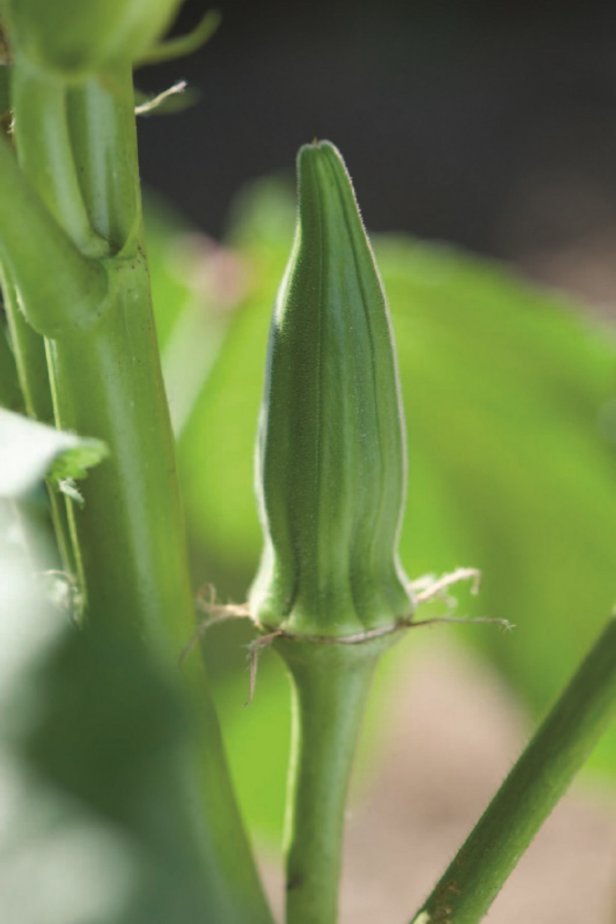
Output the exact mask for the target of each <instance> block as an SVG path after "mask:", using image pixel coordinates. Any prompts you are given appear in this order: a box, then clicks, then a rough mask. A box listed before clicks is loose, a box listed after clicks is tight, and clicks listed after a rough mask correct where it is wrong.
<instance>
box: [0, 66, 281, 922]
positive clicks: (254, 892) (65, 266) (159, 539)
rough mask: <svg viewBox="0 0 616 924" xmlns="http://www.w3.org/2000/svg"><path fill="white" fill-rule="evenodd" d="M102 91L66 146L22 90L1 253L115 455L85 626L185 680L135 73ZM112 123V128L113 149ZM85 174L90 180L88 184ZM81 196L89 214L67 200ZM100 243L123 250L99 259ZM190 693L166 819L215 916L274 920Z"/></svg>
mask: <svg viewBox="0 0 616 924" xmlns="http://www.w3.org/2000/svg"><path fill="white" fill-rule="evenodd" d="M19 67H20V64H19V57H18V56H17V63H16V74H15V80H16V86H17V87H19V86H20V83H21V81H22V79H23V82H24V84H25V83H26V82H28V81H30V80H32V79H33V77H32V71H31V69H30V66H29V65H28V67H27V69H26V70H25V71H24V72H23V73H22V75H20V74H19ZM92 81H98V85H97V86H93V85H92V84H91V83H89V84H88V85H87V86H85V87H84V88H83V92H81V93H79V91H78V90H76V89H73V90H71V94H72V95H71V103H75V104H76V103H79V107H80V110H79V111H80V112H81V114H82V117H83V123H82V126H81V128H80V127H79V126H78V125H77V124H76V120H78V118H79V116H77V115H76V114H75V109H74V107H73V106H71V119H70V128H69V130H67V125H68V120H67V117H66V113H67V90H66V89H65V88H59V87H58V85H57V84H54V83H53V82H51V81H50V85H49V93H50V94H51V95H52V97H53V99H52V100H51V102H52V103H53V111H54V112H55V113H56V115H57V118H58V120H59V126H58V131H59V136H58V137H56V136H54V133H53V130H52V128H51V127H50V126H48V125H47V124H45V125H41V124H40V123H39V122H38V121H37V118H36V113H37V112H38V113H40V110H41V106H43V107H44V100H45V93H46V90H45V86H44V81H42V82H41V81H40V80H37V85H36V88H35V89H36V92H35V93H33V94H32V95H30V94H29V93H27V92H18V93H17V94H16V98H15V103H16V110H15V119H16V125H17V126H21V128H18V129H17V138H16V140H17V149H18V158H19V161H20V163H21V164H22V166H23V170H24V171H25V173H22V171H21V170H20V169H19V168H18V166H17V163H16V162H15V160H14V158H13V155H12V153H11V152H10V150H9V149H8V147H7V145H6V144H2V145H0V198H2V201H3V214H2V221H1V223H0V253H1V255H2V259H3V262H4V263H5V265H6V266H7V267H8V269H9V271H10V274H11V278H12V279H14V281H15V286H16V289H17V291H18V292H19V297H20V299H21V302H22V304H23V308H24V313H25V315H26V317H27V318H28V320H29V322H30V323H31V324H32V327H33V328H35V329H36V330H37V331H38V332H40V333H42V334H44V335H45V336H46V337H47V356H48V360H49V368H50V377H51V382H52V388H53V397H54V405H55V416H56V422H57V424H58V425H59V426H61V427H64V428H67V429H69V430H73V431H75V432H77V433H85V434H88V435H89V436H95V437H98V438H100V439H102V440H103V441H104V442H105V443H106V444H107V446H108V447H109V450H110V458H109V459H108V460H106V461H105V462H104V463H102V464H101V466H100V467H99V468H98V469H97V470H96V471H95V472H93V473H92V476H91V477H90V478H88V480H87V481H86V482H85V484H84V488H83V495H84V499H85V505H84V507H83V509H79V510H75V509H71V521H72V531H73V539H74V548H75V553H76V556H77V558H78V561H79V563H80V572H81V578H82V581H83V585H84V591H85V598H86V611H85V616H86V618H87V620H88V621H89V622H90V623H91V624H92V625H93V626H94V627H95V626H96V625H97V624H99V623H100V624H103V623H104V624H106V625H109V624H113V625H114V626H115V628H116V629H117V630H118V631H120V632H126V633H128V635H129V636H132V637H138V638H143V639H144V640H145V642H146V645H147V646H148V648H149V650H150V652H151V653H152V654H153V655H154V657H155V658H156V659H157V661H158V662H159V663H161V664H162V665H163V666H164V668H165V670H166V672H167V674H168V676H170V677H171V678H172V679H175V680H176V682H180V679H181V678H180V675H179V668H178V657H179V654H180V651H181V650H182V647H183V646H184V645H185V644H186V642H187V641H188V639H189V638H190V637H191V635H192V633H193V631H194V617H193V601H192V593H191V587H190V582H189V575H188V567H187V554H186V548H185V535H184V522H183V515H182V510H181V505H180V499H179V491H178V483H177V477H176V471H175V458H174V448H173V441H172V435H171V429H170V424H169V415H168V410H167V404H166V399H165V394H164V389H163V384H162V377H161V371H160V363H159V357H158V350H157V344H156V337H155V331H154V322H153V317H152V311H151V304H150V291H149V280H148V272H147V264H146V261H145V256H144V253H143V242H142V237H141V215H140V202H139V186H138V167H137V155H136V136H135V125H134V118H133V114H132V106H133V86H132V75H131V68H130V66H129V64H128V63H124V64H123V65H122V66H121V67H120V66H117V67H115V68H114V71H113V74H112V75H108V76H107V77H105V76H101V77H100V78H92ZM30 101H32V105H33V107H34V108H33V111H32V112H31V111H30V110H29V105H30ZM99 124H100V125H102V126H103V127H104V128H103V131H105V130H106V129H107V128H109V129H110V134H109V136H108V138H107V141H106V146H104V148H103V150H102V151H101V150H100V149H99V147H98V142H99V141H100V140H101V139H100V135H99V134H97V130H96V129H95V126H97V125H99ZM60 143H61V145H62V150H63V154H62V156H60V155H59V153H58V145H59V144H60ZM73 152H74V155H73ZM64 156H66V158H68V159H69V160H68V162H66V161H65V160H64ZM75 165H78V166H79V171H77V170H76V169H75ZM78 175H81V176H83V177H84V179H83V180H79V182H78V184H77V185H76V183H75V177H76V176H78ZM43 186H44V187H45V191H44V189H43ZM37 190H39V191H40V193H41V194H43V195H44V196H45V201H46V204H43V202H41V200H40V198H39V196H37ZM118 190H119V192H118ZM73 197H75V199H77V197H79V198H80V199H82V204H81V205H80V204H79V202H78V201H68V200H73ZM84 215H85V216H86V217H85V221H86V222H87V224H88V225H89V229H88V227H85V226H84ZM101 237H104V238H105V240H106V248H105V249H106V250H108V251H109V252H113V253H115V254H117V255H115V256H110V257H103V258H98V257H96V256H93V255H92V252H93V250H95V249H96V248H93V247H92V242H93V241H94V242H95V243H96V241H97V239H98V238H101ZM82 248H83V249H82ZM118 250H121V252H120V253H117V251H118ZM84 251H85V252H84ZM183 684H184V687H185V690H186V693H187V694H188V696H189V698H190V700H191V701H192V704H193V707H194V710H193V711H194V714H195V716H196V717H197V722H198V729H197V731H196V735H197V737H196V744H195V748H196V753H193V754H192V755H186V757H187V758H188V760H187V762H185V763H184V764H183V765H182V766H178V767H176V769H175V771H174V772H175V777H174V778H173V779H171V780H170V787H171V789H170V794H169V804H168V805H161V806H160V811H161V813H162V815H163V816H164V813H165V812H171V813H175V814H174V816H173V817H174V818H175V819H176V821H179V822H180V828H181V829H182V830H183V831H184V836H185V839H186V845H192V849H193V853H194V852H196V854H197V855H198V856H199V858H200V864H201V876H202V893H203V918H202V920H203V921H204V922H209V921H212V922H213V921H216V922H218V921H220V922H224V924H270V922H271V916H270V913H269V910H268V909H267V906H266V903H265V900H264V897H263V893H262V890H261V886H260V883H259V881H258V877H257V874H256V871H255V867H254V862H253V860H252V857H251V854H250V850H249V847H248V844H247V841H246V837H245V834H244V830H243V826H242V822H241V819H240V816H239V813H238V809H237V806H236V803H235V799H234V795H233V792H232V789H231V784H230V780H229V775H228V770H227V767H226V763H225V758H224V754H223V749H222V742H221V737H220V731H219V727H218V723H217V719H216V716H215V714H214V709H213V705H212V702H211V698H210V694H209V692H208V689H207V685H206V681H205V677H204V675H203V670H202V668H201V666H200V664H199V661H198V659H192V661H191V662H190V663H189V664H188V665H187V667H186V670H185V673H184V678H183Z"/></svg>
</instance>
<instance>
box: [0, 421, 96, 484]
mask: <svg viewBox="0 0 616 924" xmlns="http://www.w3.org/2000/svg"><path fill="white" fill-rule="evenodd" d="M106 455H107V448H106V446H105V444H104V443H102V442H101V441H100V440H95V439H86V438H84V437H80V436H77V435H75V434H73V433H65V432H63V431H61V430H55V429H54V428H53V427H48V426H46V425H45V424H41V423H37V422H36V421H33V420H30V419H28V418H27V417H22V416H21V415H19V414H14V413H12V412H10V411H6V410H2V409H0V497H4V498H20V497H24V496H26V495H28V494H30V493H32V492H33V491H34V490H35V489H36V488H37V486H38V485H39V484H40V483H41V482H42V481H43V480H44V479H45V478H46V477H48V476H49V477H50V478H52V479H54V480H56V479H57V480H60V479H69V478H75V479H78V478H84V477H85V476H86V473H87V470H88V469H89V468H91V467H92V466H94V465H97V464H98V463H99V462H100V461H101V460H102V459H104V458H105V456H106Z"/></svg>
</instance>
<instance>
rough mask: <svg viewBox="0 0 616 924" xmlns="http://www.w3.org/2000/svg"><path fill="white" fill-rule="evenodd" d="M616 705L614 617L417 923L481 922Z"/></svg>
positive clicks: (415, 922)
mask: <svg viewBox="0 0 616 924" xmlns="http://www.w3.org/2000/svg"><path fill="white" fill-rule="evenodd" d="M615 706H616V618H612V619H611V620H610V622H609V623H608V624H607V626H606V628H605V629H604V631H603V632H602V634H601V635H600V636H599V638H598V639H597V641H596V642H595V644H594V646H593V647H592V649H591V650H590V652H589V654H588V655H587V657H586V658H585V660H584V661H583V662H582V664H581V666H580V667H579V669H578V671H577V673H576V674H575V675H574V676H573V678H572V680H571V682H570V683H569V686H568V687H567V688H566V689H565V691H564V692H563V694H562V695H561V697H560V698H559V700H558V701H557V703H556V705H555V706H554V707H553V709H552V710H551V712H550V713H549V715H548V716H547V718H546V719H545V720H544V722H543V724H542V725H541V726H540V728H539V730H538V731H537V732H536V734H535V735H534V737H533V738H532V740H531V741H530V743H529V744H528V746H527V747H526V749H525V751H524V752H523V754H522V756H521V757H520V759H519V760H518V761H517V763H516V764H515V766H514V767H513V770H512V771H511V772H510V773H509V775H508V777H507V778H506V780H505V782H504V783H503V785H502V786H501V788H500V789H499V791H498V792H497V794H496V795H495V797H494V799H493V800H492V802H491V803H490V805H489V806H488V808H487V810H486V812H485V813H484V815H483V816H482V817H481V819H480V820H479V822H478V824H477V826H476V827H475V829H474V830H473V831H472V833H471V834H470V836H469V837H468V839H467V840H466V842H465V843H464V845H463V846H462V848H461V849H460V851H459V852H458V854H457V855H456V857H455V858H454V860H453V862H452V863H451V865H450V866H449V868H448V869H447V871H446V872H445V874H444V876H443V877H442V879H440V880H439V882H438V883H437V885H436V887H435V888H434V891H433V892H432V893H431V895H430V897H429V898H428V899H427V901H426V902H425V903H424V904H423V905H422V907H421V909H420V911H419V912H418V913H417V914H416V915H415V917H414V918H413V919H412V920H413V924H476V922H477V921H480V920H481V918H482V917H483V916H484V914H485V913H486V912H487V910H488V908H489V907H490V905H491V903H492V901H493V900H494V898H495V897H496V895H497V893H498V891H499V890H500V888H501V887H502V885H503V884H504V882H505V880H506V879H507V877H508V876H509V874H510V873H511V871H512V870H513V868H514V867H515V865H516V863H517V862H518V860H519V859H520V857H521V856H522V854H523V853H524V851H525V850H526V848H527V847H528V845H529V844H530V842H531V840H532V839H533V837H534V836H535V834H536V833H537V831H538V830H539V828H540V827H541V825H542V823H543V822H544V821H545V819H546V818H547V817H548V815H549V814H550V812H551V811H552V809H553V808H554V806H555V805H556V803H557V802H558V800H559V799H560V797H561V796H562V795H563V793H564V792H565V790H566V789H567V787H568V786H569V784H570V782H571V780H572V779H573V777H574V776H575V774H576V773H577V771H578V770H579V769H580V767H581V766H582V764H583V763H584V761H585V760H586V758H587V757H588V756H589V754H590V752H591V751H592V749H593V747H594V745H595V744H596V743H597V741H598V739H599V738H600V736H601V734H602V733H603V731H605V729H606V728H607V726H608V724H609V722H610V720H611V719H612V718H613V716H614V708H615Z"/></svg>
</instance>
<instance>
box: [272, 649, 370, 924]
mask: <svg viewBox="0 0 616 924" xmlns="http://www.w3.org/2000/svg"><path fill="white" fill-rule="evenodd" d="M276 648H277V650H278V651H279V652H280V654H281V655H282V657H283V658H284V660H285V661H286V663H287V666H288V668H289V671H290V674H291V680H292V688H293V738H292V752H291V763H290V771H289V793H288V803H287V823H286V837H285V840H286V844H285V847H286V908H287V911H286V914H287V916H286V920H287V924H334V922H335V921H336V919H337V906H338V884H339V879H340V867H341V854H342V832H343V825H344V809H345V803H346V797H347V790H348V786H349V779H350V775H351V768H352V763H353V756H354V753H355V745H356V741H357V736H358V732H359V728H360V724H361V719H362V716H363V712H364V705H365V701H366V697H367V694H368V690H369V687H370V680H371V677H372V672H373V669H374V665H375V663H376V660H377V657H378V655H379V654H380V652H381V651H382V650H383V648H384V643H383V642H382V641H370V642H363V643H361V644H357V645H346V644H341V643H338V644H337V643H335V642H333V643H325V644H321V643H315V642H310V641H300V640H299V639H297V640H280V641H278V642H277V643H276Z"/></svg>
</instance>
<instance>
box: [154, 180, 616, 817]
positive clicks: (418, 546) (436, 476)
mask: <svg viewBox="0 0 616 924" xmlns="http://www.w3.org/2000/svg"><path fill="white" fill-rule="evenodd" d="M293 224H294V205H293V200H292V197H291V196H290V195H289V192H288V190H287V189H286V188H285V187H284V186H281V185H280V184H276V183H272V182H271V181H267V182H265V183H262V184H259V185H257V186H255V187H253V188H252V190H249V191H248V192H247V193H246V194H244V196H243V197H242V198H241V200H240V201H239V203H238V204H237V205H236V208H235V218H234V222H233V224H232V230H231V233H230V235H229V244H230V246H231V247H233V248H234V249H235V251H236V252H237V253H238V254H239V257H240V259H241V262H242V264H243V265H244V266H245V267H248V272H247V278H248V279H249V285H248V286H247V287H246V289H245V291H244V295H243V297H242V298H240V299H238V301H237V304H236V306H235V310H234V313H233V315H232V317H231V320H230V322H229V324H228V326H227V328H226V333H225V336H224V340H223V341H222V344H221V347H220V349H219V352H218V353H217V357H216V359H215V361H214V363H213V364H211V357H210V358H209V359H208V360H207V364H208V374H207V375H206V376H204V384H203V387H202V389H201V392H200V394H199V395H198V396H197V399H196V402H195V404H194V408H193V411H192V414H191V415H190V417H189V418H188V421H187V423H186V425H185V427H184V429H183V431H182V434H181V436H180V441H179V457H180V471H181V477H182V482H183V488H184V493H185V497H186V500H187V513H188V522H189V528H190V532H191V536H192V539H193V546H194V555H195V561H196V572H197V577H198V579H199V580H207V581H211V582H213V583H214V584H215V585H216V586H217V587H218V590H219V592H220V593H221V595H222V598H223V599H225V598H227V597H228V598H230V599H234V600H235V601H239V600H242V599H244V594H245V593H246V588H247V586H248V584H249V582H250V581H251V579H252V577H253V575H254V573H255V570H256V564H257V560H258V555H259V552H260V547H261V534H260V528H259V525H258V519H257V512H256V505H255V501H254V494H253V454H254V442H255V436H256V429H257V418H258V413H259V407H260V401H261V393H262V388H263V377H264V366H265V354H266V343H267V336H268V328H269V321H270V316H271V310H272V306H273V302H274V299H275V296H276V292H277V289H278V285H279V283H280V279H281V278H282V273H283V271H284V268H285V265H286V261H287V259H288V255H289V251H290V246H291V240H292V234H293ZM375 248H376V252H377V259H378V262H379V266H380V268H381V272H382V275H383V279H384V283H385V287H386V289H387V292H388V296H389V301H390V305H391V310H392V318H393V323H394V328H395V333H396V339H397V345H398V354H399V364H400V373H401V379H402V386H403V392H404V401H405V407H406V415H407V425H408V432H409V447H410V468H409V492H408V505H407V511H406V516H405V520H404V526H403V531H402V536H401V551H402V557H403V561H404V563H405V566H406V567H407V569H408V572H409V574H410V575H411V576H412V577H417V576H419V575H421V574H424V573H426V572H436V573H439V572H443V571H446V570H451V569H453V568H455V567H456V566H458V565H474V566H477V567H479V568H481V570H482V572H483V575H484V581H483V589H482V592H481V594H480V596H479V598H477V599H476V600H475V599H472V598H471V597H470V595H469V594H467V593H465V592H462V593H461V595H460V596H461V601H462V602H461V606H460V613H461V614H466V613H468V614H470V615H472V614H477V615H488V616H494V617H501V618H506V619H509V620H510V621H511V622H513V623H514V624H515V625H516V627H517V628H516V630H515V632H513V633H510V634H503V633H501V632H499V631H498V630H497V629H493V628H491V627H471V626H466V627H462V628H459V629H455V630H452V631H453V632H455V634H456V635H457V636H458V637H459V639H460V641H461V642H462V643H465V644H469V645H474V646H476V647H479V648H480V649H481V650H482V651H483V653H484V655H485V656H487V657H489V658H490V659H491V661H492V662H493V663H494V664H496V665H498V666H499V668H500V670H501V671H502V673H503V674H504V676H505V677H506V678H507V679H508V681H509V682H510V684H511V686H512V688H513V689H514V690H515V691H516V692H517V694H518V695H519V696H520V697H521V698H522V699H523V700H524V701H525V702H526V703H527V705H528V706H530V707H531V709H532V711H533V712H535V713H540V712H543V711H544V710H545V709H546V707H547V704H548V701H549V700H550V699H551V697H552V696H553V695H554V694H555V693H556V692H557V690H558V689H559V688H560V686H561V685H562V684H563V682H564V681H565V679H566V677H567V676H568V674H569V673H571V671H572V670H573V668H574V666H575V664H576V663H577V661H578V659H579V657H580V655H581V653H582V652H583V651H584V650H585V649H586V647H587V646H588V645H589V644H590V642H591V640H592V638H593V636H594V635H595V633H596V632H597V631H598V629H599V627H600V626H601V625H602V624H603V622H604V620H605V617H606V614H607V613H608V612H609V611H610V609H611V607H612V605H613V603H614V580H613V575H614V573H616V479H615V477H614V476H615V474H616V471H615V458H614V449H615V446H616V344H615V340H614V335H613V332H612V331H610V330H608V329H606V328H602V327H601V325H599V323H598V322H591V321H590V320H589V319H587V318H584V317H583V316H582V315H581V314H580V313H579V312H577V311H576V310H575V309H574V307H573V306H571V305H570V304H568V303H567V302H566V301H565V300H564V299H563V298H560V297H557V296H556V295H553V294H549V293H546V292H541V291H538V290H535V289H533V288H532V287H531V286H529V285H528V284H526V283H524V282H523V281H522V280H520V279H518V278H516V277H515V276H514V275H513V274H512V273H511V272H509V271H507V270H506V269H505V268H504V267H503V266H500V265H498V264H495V263H494V264H492V263H490V262H487V261H482V260H480V259H478V258H475V257H471V256H468V255H464V254H462V253H459V252H457V251H455V250H454V249H453V248H449V247H444V246H437V245H432V244H424V243H419V242H417V241H413V240H411V239H409V238H406V237H402V236H393V237H377V238H376V239H375ZM163 323H164V322H163ZM206 348H207V347H206ZM172 387H173V386H172ZM420 616H421V614H420ZM224 635H225V631H224V630H221V631H220V632H217V633H215V636H212V638H211V639H209V640H208V646H207V647H208V650H209V652H210V656H209V658H210V661H211V662H212V663H214V662H217V661H218V662H220V663H228V659H226V655H227V651H226V648H225V643H224V642H223V641H221V640H222V638H223V636H224ZM231 663H232V664H233V665H234V668H235V672H233V671H232V672H231V675H230V676H229V677H227V678H226V679H225V678H224V677H223V676H222V672H221V670H220V668H219V673H221V679H220V682H219V684H218V690H219V694H218V695H219V702H220V705H221V712H222V724H223V728H225V730H226V734H227V737H228V740H229V744H230V750H231V753H232V755H237V756H236V757H235V759H234V760H233V765H234V774H235V777H236V780H237V783H238V787H239V792H240V798H241V800H242V803H243V805H244V808H245V810H246V812H247V813H248V816H249V820H252V821H254V822H258V824H259V826H260V827H261V829H262V830H263V829H266V830H267V829H269V830H270V831H271V830H273V829H274V828H275V827H276V826H277V825H278V824H279V814H277V813H278V809H277V808H276V807H275V806H270V815H269V821H268V819H267V818H265V817H264V815H265V814H266V813H265V812H264V808H263V804H262V802H261V801H260V800H261V799H262V791H263V788H264V786H265V783H266V782H267V781H268V775H270V774H271V773H272V769H271V765H270V762H269V753H270V752H272V753H275V754H277V753H278V747H277V744H276V743H275V740H276V741H278V742H280V741H283V740H285V739H284V736H285V735H286V734H287V731H286V720H287V716H286V714H283V715H280V706H278V707H277V708H276V707H275V706H274V705H272V708H271V711H270V710H267V709H265V708H264V709H263V712H262V713H261V712H259V714H258V715H257V713H256V712H254V713H253V720H254V723H255V724H254V725H253V726H251V727H252V731H251V734H250V735H248V733H247V731H246V727H245V724H244V723H243V722H239V721H238V719H237V703H238V702H242V701H243V696H244V690H243V688H242V687H241V684H243V683H244V682H245V675H243V674H242V672H241V669H240V668H241V666H240V665H238V664H237V663H235V662H233V659H231ZM267 670H268V668H267V667H265V672H267ZM272 676H274V675H272ZM234 677H235V680H234V679H233V678H234ZM238 677H239V680H238ZM276 683H278V689H279V691H281V690H282V687H281V683H282V681H281V680H280V679H279V680H276ZM234 691H235V692H234ZM232 703H235V706H232V705H231V704H232ZM240 729H241V732H240ZM240 734H241V736H242V737H241V739H240V738H239V737H238V738H237V739H236V737H235V736H236V735H238V736H239V735H240ZM240 740H241V747H240ZM261 741H264V742H267V747H261V746H260V742H261ZM240 753H241V755H242V756H241V759H240V756H239V755H240ZM615 757H616V739H615V737H614V736H613V735H612V737H611V739H609V740H607V739H606V740H605V741H604V742H603V744H602V745H601V746H600V747H599V748H598V750H597V751H596V753H595V755H594V758H593V763H594V766H595V768H596V769H601V770H603V771H604V772H607V773H613V770H614V767H615V766H616V760H615ZM279 769H280V764H279V763H276V769H275V771H274V772H275V773H278V772H279Z"/></svg>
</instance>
